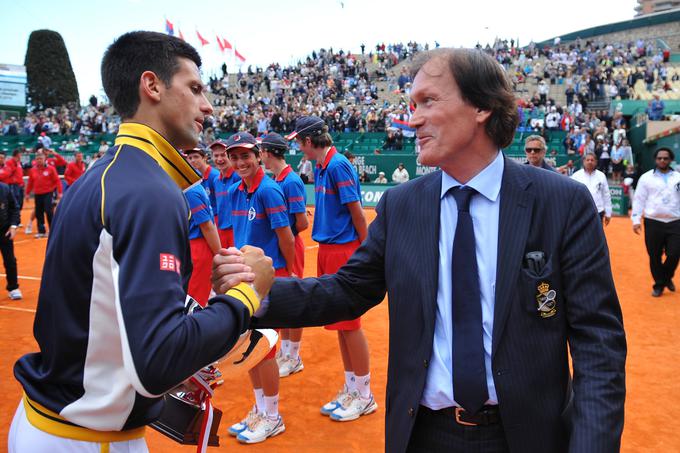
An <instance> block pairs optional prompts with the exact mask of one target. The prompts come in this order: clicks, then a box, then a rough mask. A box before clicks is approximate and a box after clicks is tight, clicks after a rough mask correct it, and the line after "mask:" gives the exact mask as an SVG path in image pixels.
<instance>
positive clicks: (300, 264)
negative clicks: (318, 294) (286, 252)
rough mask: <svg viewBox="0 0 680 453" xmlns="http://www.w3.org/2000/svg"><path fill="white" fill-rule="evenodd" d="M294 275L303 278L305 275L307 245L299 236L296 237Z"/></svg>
mask: <svg viewBox="0 0 680 453" xmlns="http://www.w3.org/2000/svg"><path fill="white" fill-rule="evenodd" d="M293 273H294V274H295V275H297V276H298V277H300V278H302V277H304V275H305V243H304V242H302V238H301V237H300V235H299V234H298V235H297V236H295V263H293Z"/></svg>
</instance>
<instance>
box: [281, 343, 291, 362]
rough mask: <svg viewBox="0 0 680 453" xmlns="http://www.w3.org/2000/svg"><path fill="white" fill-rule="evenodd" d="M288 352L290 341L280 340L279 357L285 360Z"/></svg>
mask: <svg viewBox="0 0 680 453" xmlns="http://www.w3.org/2000/svg"><path fill="white" fill-rule="evenodd" d="M288 351H290V340H281V357H283V358H286V356H287V355H288V354H289V352H288Z"/></svg>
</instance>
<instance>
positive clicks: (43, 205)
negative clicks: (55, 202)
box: [35, 192, 54, 234]
mask: <svg viewBox="0 0 680 453" xmlns="http://www.w3.org/2000/svg"><path fill="white" fill-rule="evenodd" d="M53 213H54V206H52V192H49V193H44V194H41V195H37V194H36V196H35V218H36V220H37V221H38V233H40V234H45V217H47V224H48V225H50V226H51V225H52V214H53Z"/></svg>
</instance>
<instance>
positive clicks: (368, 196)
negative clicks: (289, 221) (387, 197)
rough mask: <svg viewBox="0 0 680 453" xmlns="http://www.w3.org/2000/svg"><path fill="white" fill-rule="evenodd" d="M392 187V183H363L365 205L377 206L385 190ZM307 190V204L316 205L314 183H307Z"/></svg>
mask: <svg viewBox="0 0 680 453" xmlns="http://www.w3.org/2000/svg"><path fill="white" fill-rule="evenodd" d="M390 187H392V185H389V184H362V185H361V198H362V204H363V205H364V207H365V208H374V207H376V206H377V205H378V202H379V201H380V199H381V198H382V196H383V194H384V193H385V191H386V190H388V189H389V188H390ZM305 192H306V193H307V206H314V185H313V184H305Z"/></svg>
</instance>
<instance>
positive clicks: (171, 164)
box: [115, 123, 202, 190]
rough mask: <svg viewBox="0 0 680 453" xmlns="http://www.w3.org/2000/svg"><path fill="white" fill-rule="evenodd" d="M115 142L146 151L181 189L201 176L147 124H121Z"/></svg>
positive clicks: (190, 184) (189, 185) (196, 181)
mask: <svg viewBox="0 0 680 453" xmlns="http://www.w3.org/2000/svg"><path fill="white" fill-rule="evenodd" d="M115 144H116V145H130V146H134V147H135V148H139V149H141V150H142V151H144V152H145V153H147V154H148V155H149V156H151V158H153V159H154V160H155V161H156V162H157V163H158V165H160V166H161V168H163V170H165V172H166V173H167V174H168V175H169V176H170V177H171V178H172V179H173V181H175V183H176V184H177V185H178V186H179V188H180V189H182V190H186V189H188V188H189V187H191V186H193V185H194V184H196V183H199V182H200V181H201V178H202V176H201V175H200V174H199V173H198V172H197V171H196V170H194V168H193V167H192V166H191V165H189V163H188V162H187V161H186V160H185V159H184V157H182V155H181V154H180V153H179V151H177V150H176V149H175V148H174V147H173V146H172V145H171V144H170V143H168V141H167V140H166V139H165V138H164V137H163V136H162V135H160V134H159V133H158V132H156V131H154V130H153V129H151V128H150V127H148V126H145V125H143V124H138V123H123V124H121V125H120V128H119V129H118V135H117V136H116V141H115Z"/></svg>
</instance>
